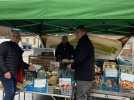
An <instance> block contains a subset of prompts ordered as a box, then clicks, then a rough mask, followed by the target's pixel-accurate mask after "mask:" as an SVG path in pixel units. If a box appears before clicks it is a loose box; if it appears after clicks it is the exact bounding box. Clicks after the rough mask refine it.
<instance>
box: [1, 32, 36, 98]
mask: <svg viewBox="0 0 134 100" xmlns="http://www.w3.org/2000/svg"><path fill="white" fill-rule="evenodd" d="M20 40H21V37H20V34H19V32H17V31H13V32H12V34H11V41H8V42H3V43H2V44H0V75H1V77H2V84H3V87H4V92H5V96H4V100H14V96H15V92H16V83H17V81H16V77H17V70H18V69H19V67H20V66H23V69H24V68H28V67H29V69H30V70H31V71H32V70H33V69H34V67H33V66H32V65H28V64H26V63H24V62H23V59H22V53H23V50H22V49H21V48H20V47H19V45H18V43H19V41H20Z"/></svg>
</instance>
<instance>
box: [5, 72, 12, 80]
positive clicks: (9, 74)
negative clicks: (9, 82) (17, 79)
mask: <svg viewBox="0 0 134 100" xmlns="http://www.w3.org/2000/svg"><path fill="white" fill-rule="evenodd" d="M11 77H12V75H11V73H10V72H6V73H5V74H4V78H6V79H11Z"/></svg>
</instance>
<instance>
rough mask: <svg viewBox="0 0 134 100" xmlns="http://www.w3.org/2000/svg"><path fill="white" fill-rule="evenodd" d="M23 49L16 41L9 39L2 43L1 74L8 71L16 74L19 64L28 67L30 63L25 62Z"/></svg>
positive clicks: (0, 51) (0, 49)
mask: <svg viewBox="0 0 134 100" xmlns="http://www.w3.org/2000/svg"><path fill="white" fill-rule="evenodd" d="M22 54H23V50H22V49H21V48H20V47H19V46H18V44H16V43H15V42H12V41H8V42H3V43H2V44H0V74H3V73H5V72H7V71H10V72H12V73H13V74H16V72H17V69H18V67H19V66H23V67H24V68H28V66H29V65H28V64H26V63H24V62H23V58H22Z"/></svg>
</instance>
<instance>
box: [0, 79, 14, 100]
mask: <svg viewBox="0 0 134 100" xmlns="http://www.w3.org/2000/svg"><path fill="white" fill-rule="evenodd" d="M1 81H2V84H3V87H4V93H5V95H4V100H14V96H15V92H16V78H15V77H12V78H11V79H5V78H2V80H1Z"/></svg>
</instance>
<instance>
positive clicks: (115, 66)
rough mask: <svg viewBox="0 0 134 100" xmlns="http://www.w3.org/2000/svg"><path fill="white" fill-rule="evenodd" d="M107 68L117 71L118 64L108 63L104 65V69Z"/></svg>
mask: <svg viewBox="0 0 134 100" xmlns="http://www.w3.org/2000/svg"><path fill="white" fill-rule="evenodd" d="M105 68H112V69H116V68H117V64H116V63H115V62H114V61H106V62H104V64H103V69H105Z"/></svg>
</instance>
